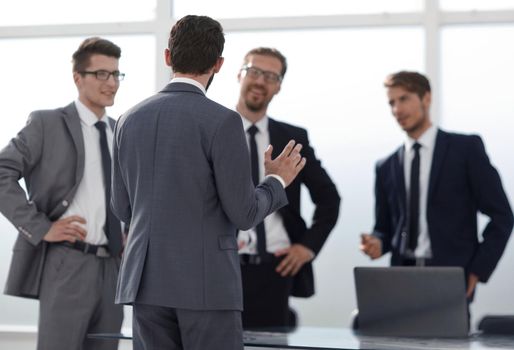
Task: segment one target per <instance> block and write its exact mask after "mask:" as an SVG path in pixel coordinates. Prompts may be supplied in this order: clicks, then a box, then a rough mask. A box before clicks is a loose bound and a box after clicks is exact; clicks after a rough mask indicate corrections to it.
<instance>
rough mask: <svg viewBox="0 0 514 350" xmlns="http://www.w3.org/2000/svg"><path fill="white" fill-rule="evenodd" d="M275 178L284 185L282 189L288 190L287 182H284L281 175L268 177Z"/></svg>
mask: <svg viewBox="0 0 514 350" xmlns="http://www.w3.org/2000/svg"><path fill="white" fill-rule="evenodd" d="M270 176H271V177H274V178H275V179H277V180H278V181H280V183H281V184H282V187H283V188H286V182H285V181H284V179H282V177H281V176H279V175H275V174H269V175H266V177H270Z"/></svg>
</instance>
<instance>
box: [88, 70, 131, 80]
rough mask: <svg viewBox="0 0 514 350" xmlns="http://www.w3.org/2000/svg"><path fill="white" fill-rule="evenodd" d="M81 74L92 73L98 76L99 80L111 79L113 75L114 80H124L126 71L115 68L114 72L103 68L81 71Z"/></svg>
mask: <svg viewBox="0 0 514 350" xmlns="http://www.w3.org/2000/svg"><path fill="white" fill-rule="evenodd" d="M79 73H80V74H92V75H94V76H95V77H96V79H98V80H102V81H107V80H109V77H110V76H111V75H112V77H113V78H114V80H116V81H122V80H123V79H124V78H125V73H120V71H118V70H115V71H114V72H109V71H106V70H103V69H100V70H95V71H86V70H84V71H82V72H79Z"/></svg>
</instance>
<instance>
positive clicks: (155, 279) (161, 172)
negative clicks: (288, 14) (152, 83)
mask: <svg viewBox="0 0 514 350" xmlns="http://www.w3.org/2000/svg"><path fill="white" fill-rule="evenodd" d="M114 138H115V140H114V163H113V184H112V186H113V187H112V189H113V190H112V206H113V209H114V212H115V213H116V214H117V215H118V217H119V218H120V219H121V220H122V221H130V222H131V225H130V230H129V236H128V242H127V245H126V248H125V253H124V256H123V261H122V266H121V270H120V275H119V279H118V290H117V296H116V302H118V303H134V302H136V303H143V304H150V305H158V306H166V307H176V308H183V309H192V310H242V306H243V305H242V290H241V276H240V273H241V272H240V265H239V257H238V254H237V249H238V246H237V241H236V232H237V229H248V228H250V227H253V226H255V225H256V224H257V223H258V222H260V221H262V220H263V219H264V217H265V216H266V215H268V214H269V213H271V212H273V211H274V210H276V209H278V208H280V207H281V206H283V205H285V204H287V197H286V194H285V190H284V188H283V187H282V185H281V184H280V182H279V181H278V180H277V179H275V178H268V179H267V180H266V181H264V182H263V183H262V184H261V185H259V186H258V187H257V188H255V187H254V185H253V183H252V180H251V169H250V159H249V155H248V147H247V146H246V140H245V135H244V131H243V126H242V122H241V118H240V116H239V115H238V114H237V113H236V112H234V111H231V110H229V109H227V108H225V107H223V106H221V105H219V104H217V103H215V102H213V101H211V100H209V99H208V98H207V97H206V96H205V95H204V94H203V92H202V91H200V89H198V88H197V87H195V86H193V85H190V84H187V83H171V84H169V85H168V86H167V87H166V88H165V89H164V90H162V91H161V92H159V93H158V94H156V95H154V96H152V97H150V98H149V99H147V100H145V101H143V102H141V103H140V104H139V105H137V106H135V107H134V108H133V109H131V110H130V111H128V112H127V113H126V114H125V115H124V116H122V117H121V118H120V120H119V121H118V123H117V125H116V130H115V137H114Z"/></svg>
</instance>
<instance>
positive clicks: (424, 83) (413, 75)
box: [384, 71, 431, 98]
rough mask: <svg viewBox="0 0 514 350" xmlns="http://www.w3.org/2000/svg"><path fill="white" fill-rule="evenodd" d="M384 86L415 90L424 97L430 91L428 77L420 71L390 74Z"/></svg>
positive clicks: (420, 96)
mask: <svg viewBox="0 0 514 350" xmlns="http://www.w3.org/2000/svg"><path fill="white" fill-rule="evenodd" d="M384 86H385V87H387V88H390V87H402V88H404V89H405V90H407V91H409V92H414V93H415V94H417V95H418V96H419V98H423V96H425V94H426V93H427V92H430V91H431V89H430V82H429V81H428V78H427V77H425V76H424V75H423V74H420V73H418V72H408V71H400V72H397V73H393V74H391V75H389V76H388V77H387V78H386V80H385V82H384Z"/></svg>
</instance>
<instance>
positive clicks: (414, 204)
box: [409, 142, 421, 252]
mask: <svg viewBox="0 0 514 350" xmlns="http://www.w3.org/2000/svg"><path fill="white" fill-rule="evenodd" d="M420 148H421V145H420V144H419V143H417V142H416V143H415V144H414V145H413V146H412V149H413V150H414V158H412V165H411V168H410V195H409V248H410V250H411V251H413V252H414V250H416V246H417V245H418V235H419V149H420Z"/></svg>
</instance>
